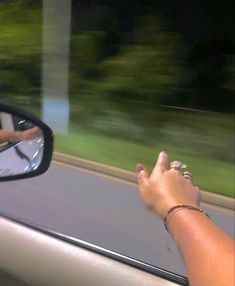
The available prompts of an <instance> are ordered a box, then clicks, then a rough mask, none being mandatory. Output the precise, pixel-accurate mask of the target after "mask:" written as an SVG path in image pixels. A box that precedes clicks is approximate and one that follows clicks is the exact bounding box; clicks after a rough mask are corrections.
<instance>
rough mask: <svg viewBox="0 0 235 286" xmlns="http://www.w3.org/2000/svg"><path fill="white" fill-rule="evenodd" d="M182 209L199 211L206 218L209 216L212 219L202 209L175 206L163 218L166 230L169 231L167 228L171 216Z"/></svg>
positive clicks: (180, 205) (182, 205)
mask: <svg viewBox="0 0 235 286" xmlns="http://www.w3.org/2000/svg"><path fill="white" fill-rule="evenodd" d="M180 209H188V210H193V211H197V212H201V213H203V214H204V215H205V216H207V217H208V218H210V216H209V215H208V214H207V213H206V212H205V211H204V210H202V209H199V208H196V207H193V206H190V205H184V204H179V205H176V206H173V207H172V208H170V209H169V210H168V212H167V214H166V216H165V217H164V218H163V222H164V226H165V228H166V230H167V231H168V228H167V222H168V218H169V216H170V215H171V214H174V212H175V211H177V210H180Z"/></svg>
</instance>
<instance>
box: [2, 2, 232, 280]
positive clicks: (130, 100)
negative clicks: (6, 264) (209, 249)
mask: <svg viewBox="0 0 235 286" xmlns="http://www.w3.org/2000/svg"><path fill="white" fill-rule="evenodd" d="M222 12H223V13H222ZM234 12H235V11H234V8H233V7H230V6H229V5H228V4H226V3H223V5H222V4H221V5H219V4H217V5H215V4H214V2H213V1H207V2H206V3H204V1H199V0H198V1H193V2H190V3H187V5H186V4H184V1H181V2H177V5H176V4H175V3H173V2H172V1H170V2H167V4H166V1H157V3H156V1H143V0H135V1H128V2H127V1H116V0H115V1H106V0H103V1H101V0H100V1H99V0H96V1H85V0H84V1H81V0H80V1H75V0H74V1H71V2H70V1H68V0H64V1H60V2H59V3H55V1H52V0H44V1H33V0H21V1H18V0H14V1H12V0H11V1H6V0H5V1H0V92H1V101H4V102H5V103H10V104H11V105H14V106H17V107H22V108H24V109H25V110H28V111H31V112H33V113H36V114H37V115H38V116H40V117H41V118H42V119H44V121H46V122H47V123H48V124H49V125H50V126H51V127H52V129H53V130H54V132H55V150H56V152H59V153H62V154H67V155H70V156H73V157H76V158H79V159H78V160H77V161H76V162H77V163H76V164H78V166H80V167H84V166H86V168H88V169H89V170H88V171H87V170H86V171H84V170H83V169H78V168H76V167H75V166H69V165H68V164H69V163H70V162H71V160H70V161H69V159H68V157H66V160H67V161H66V162H67V164H62V163H61V162H58V160H59V155H58V154H57V157H56V158H57V161H55V162H53V163H52V166H51V168H50V170H49V171H48V173H46V174H45V175H43V176H41V177H38V178H34V179H32V180H27V181H20V182H10V183H1V185H0V189H1V194H0V209H1V210H2V211H3V212H4V213H7V214H9V215H12V216H15V217H18V218H20V219H23V220H24V221H27V222H31V223H33V224H35V225H40V226H41V227H43V228H47V229H51V230H53V231H59V232H62V233H64V234H66V235H69V236H71V237H75V238H78V239H82V240H85V241H88V242H90V243H94V244H97V245H99V246H101V247H104V248H107V249H109V250H112V251H115V252H118V253H121V254H124V255H127V256H130V257H133V258H135V259H137V260H140V261H143V262H146V263H149V264H151V265H154V266H157V267H161V268H164V269H167V270H169V271H172V272H175V273H178V274H182V275H185V270H184V267H183V263H182V261H181V259H180V256H179V254H178V252H177V250H176V248H175V246H174V244H173V242H172V241H171V238H170V236H169V235H168V233H167V232H166V231H165V230H164V227H163V226H162V222H161V221H160V220H159V219H158V218H156V217H155V216H153V215H152V214H150V213H148V212H147V210H145V209H144V207H143V206H142V204H141V201H140V199H139V196H138V191H137V186H136V185H135V184H134V183H128V182H125V180H124V181H120V180H119V179H115V178H111V177H110V176H109V177H107V176H106V175H103V172H104V168H105V170H109V171H108V172H109V174H113V175H114V176H119V177H120V172H119V171H117V170H116V169H115V170H114V169H113V167H116V168H120V169H122V170H124V171H125V172H126V173H125V172H124V171H123V172H122V177H123V178H124V177H125V178H129V180H130V181H133V176H134V175H133V174H130V173H128V172H133V171H134V169H135V165H136V163H138V162H142V163H144V164H145V165H146V167H147V168H148V169H149V170H151V169H152V168H153V166H154V163H155V158H156V156H157V153H158V152H159V151H161V150H165V151H167V152H168V153H169V156H170V159H171V160H175V159H180V160H182V161H184V162H185V163H186V164H187V165H188V168H189V169H190V171H191V172H192V173H193V176H194V182H195V184H197V185H198V186H200V188H201V189H203V190H205V191H207V192H210V193H215V194H219V195H222V196H227V197H230V198H231V197H233V196H234V167H233V164H234V143H235V142H234V141H235V139H234V128H235V126H234V125H235V123H234V118H233V107H234V103H235V102H234V98H235V97H234V91H235V85H234V77H235V56H234V50H233V47H234V23H233V21H232V19H233V14H234ZM63 158H64V157H63ZM80 159H86V160H89V161H92V162H98V163H101V164H105V165H107V166H111V168H109V167H107V166H106V167H104V166H103V165H95V164H94V163H92V164H90V163H89V162H87V161H81V160H80ZM64 160H65V159H64ZM79 160H80V161H79ZM91 170H92V171H91ZM110 170H111V171H110ZM105 172H106V173H107V171H105ZM117 174H118V175H117ZM218 200H220V199H218ZM204 206H205V208H206V209H207V210H208V212H209V213H210V214H211V216H212V217H213V218H214V219H215V220H216V222H217V223H218V224H219V225H220V226H221V227H222V228H223V229H224V230H225V231H226V232H228V233H229V234H231V235H234V213H233V212H232V211H231V210H229V209H228V208H227V207H226V206H227V205H225V207H224V208H218V207H214V206H212V205H208V204H207V205H204Z"/></svg>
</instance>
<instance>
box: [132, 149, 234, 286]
mask: <svg viewBox="0 0 235 286" xmlns="http://www.w3.org/2000/svg"><path fill="white" fill-rule="evenodd" d="M137 171H138V180H139V191H140V195H141V197H142V199H143V201H144V203H145V205H146V206H147V207H148V208H150V209H151V210H152V211H154V212H155V213H157V214H158V215H159V216H160V217H161V218H164V217H165V216H166V214H167V211H168V210H169V209H170V208H172V207H173V206H175V205H179V204H187V205H191V206H194V207H199V202H200V191H199V189H198V188H197V187H194V186H193V185H192V183H191V181H190V180H188V179H186V178H184V177H183V176H182V175H181V174H180V172H179V171H177V170H174V169H171V170H168V156H167V154H166V153H164V152H162V153H160V155H159V157H158V161H157V163H156V166H155V168H154V170H153V172H152V174H151V176H149V175H148V174H147V172H146V170H145V169H144V166H143V165H137ZM167 226H168V230H169V232H170V234H171V235H172V237H173V239H174V241H175V243H176V245H177V247H178V249H179V251H180V253H181V256H182V258H183V261H184V263H185V266H186V269H187V272H188V276H189V281H190V285H192V286H198V285H199V286H204V285H205V286H208V285H210V286H223V285H224V286H234V282H235V277H234V276H235V270H234V243H233V240H232V239H231V238H230V237H229V236H227V235H226V234H225V233H224V232H223V231H222V230H221V229H220V228H219V227H218V226H216V224H214V223H213V221H212V220H210V219H209V218H207V217H206V216H205V215H204V214H203V213H200V212H197V211H194V210H189V209H184V208H181V209H178V210H177V211H175V212H173V213H172V214H171V215H170V216H169V219H168V220H167Z"/></svg>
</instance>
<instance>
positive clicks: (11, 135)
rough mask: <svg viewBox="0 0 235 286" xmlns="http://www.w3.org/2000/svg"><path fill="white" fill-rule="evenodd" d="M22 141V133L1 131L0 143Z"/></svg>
mask: <svg viewBox="0 0 235 286" xmlns="http://www.w3.org/2000/svg"><path fill="white" fill-rule="evenodd" d="M19 140H20V132H17V131H7V130H0V143H2V142H6V141H10V142H17V141H19Z"/></svg>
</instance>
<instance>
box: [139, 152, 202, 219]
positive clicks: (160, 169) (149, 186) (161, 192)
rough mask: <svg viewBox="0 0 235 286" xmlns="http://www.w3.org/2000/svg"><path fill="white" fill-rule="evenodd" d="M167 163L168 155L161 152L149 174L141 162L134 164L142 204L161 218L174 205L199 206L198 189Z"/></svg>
mask: <svg viewBox="0 0 235 286" xmlns="http://www.w3.org/2000/svg"><path fill="white" fill-rule="evenodd" d="M168 165H169V162H168V155H167V154H166V153H165V152H161V153H160V154H159V156H158V160H157V163H156V165H155V167H154V169H153V171H152V174H151V176H149V175H148V173H147V171H146V170H145V168H144V166H143V165H142V164H138V165H137V166H136V169H137V174H138V175H137V176H138V182H139V192H140V196H141V198H142V200H143V202H144V204H145V205H146V206H147V207H148V208H150V209H151V210H152V211H154V212H156V213H157V214H158V215H159V216H160V217H161V218H163V217H165V215H166V214H167V211H168V210H169V209H170V208H171V207H173V206H175V205H179V204H187V205H191V206H194V207H199V203H200V190H199V189H198V188H197V187H194V186H193V185H192V182H191V180H190V179H187V178H185V177H184V176H183V175H182V174H181V173H180V172H179V171H178V170H176V169H170V170H169V169H168Z"/></svg>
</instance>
